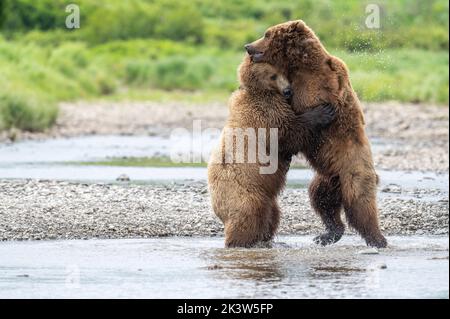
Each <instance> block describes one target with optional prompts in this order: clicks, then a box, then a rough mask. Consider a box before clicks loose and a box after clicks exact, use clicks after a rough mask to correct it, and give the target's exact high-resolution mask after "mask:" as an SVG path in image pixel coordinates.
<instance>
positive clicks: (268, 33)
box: [264, 31, 270, 39]
mask: <svg viewBox="0 0 450 319" xmlns="http://www.w3.org/2000/svg"><path fill="white" fill-rule="evenodd" d="M268 37H270V32H269V31H267V32H266V33H264V38H266V39H267V38H268Z"/></svg>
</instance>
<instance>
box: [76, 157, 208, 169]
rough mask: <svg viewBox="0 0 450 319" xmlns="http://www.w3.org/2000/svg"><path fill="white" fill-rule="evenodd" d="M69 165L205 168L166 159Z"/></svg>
mask: <svg viewBox="0 0 450 319" xmlns="http://www.w3.org/2000/svg"><path fill="white" fill-rule="evenodd" d="M70 164H78V165H88V166H121V167H122V166H124V167H125V166H126V167H206V163H205V162H201V163H175V162H172V161H171V160H170V158H168V157H117V158H116V157H114V158H110V159H107V160H102V161H95V162H77V163H70Z"/></svg>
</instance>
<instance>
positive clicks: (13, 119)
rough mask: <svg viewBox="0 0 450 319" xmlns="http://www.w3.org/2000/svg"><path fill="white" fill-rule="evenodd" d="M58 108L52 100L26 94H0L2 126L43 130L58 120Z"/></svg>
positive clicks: (0, 125)
mask: <svg viewBox="0 0 450 319" xmlns="http://www.w3.org/2000/svg"><path fill="white" fill-rule="evenodd" d="M57 114H58V108H57V107H56V105H55V104H54V103H52V102H50V101H45V100H39V99H38V98H37V97H34V96H26V95H24V94H22V92H21V94H20V95H18V94H17V93H16V94H14V95H12V94H4V93H3V94H0V128H3V129H9V128H18V129H21V130H26V131H41V130H43V129H45V128H47V127H49V126H51V125H53V123H54V122H55V121H56V117H57Z"/></svg>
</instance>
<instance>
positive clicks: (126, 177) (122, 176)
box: [116, 174, 130, 182]
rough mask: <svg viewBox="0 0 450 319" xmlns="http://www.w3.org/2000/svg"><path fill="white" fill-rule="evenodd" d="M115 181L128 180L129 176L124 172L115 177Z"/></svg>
mask: <svg viewBox="0 0 450 319" xmlns="http://www.w3.org/2000/svg"><path fill="white" fill-rule="evenodd" d="M116 181H118V182H129V181H130V177H129V176H128V175H126V174H122V175H120V176H119V177H117V178H116Z"/></svg>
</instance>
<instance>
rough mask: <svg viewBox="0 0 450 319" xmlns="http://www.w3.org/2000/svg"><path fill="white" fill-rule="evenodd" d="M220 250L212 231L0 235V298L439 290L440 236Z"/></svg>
mask: <svg viewBox="0 0 450 319" xmlns="http://www.w3.org/2000/svg"><path fill="white" fill-rule="evenodd" d="M278 242H279V243H278V244H277V246H278V248H272V249H248V250H247V249H224V248H222V245H223V239H222V238H183V237H179V238H165V239H157V238H155V239H139V240H88V241H48V242H4V243H0V297H1V298H12V297H17V298H44V297H45V298H84V297H93V298H122V297H138V298H140V297H142V298H163V297H165V298H168V297H173V298H221V297H225V298H233V297H248V298H260V297H261V298H403V297H405V298H448V297H449V268H448V267H449V263H448V238H447V237H391V238H389V242H390V245H391V246H390V248H388V249H385V250H382V251H380V253H379V254H375V255H370V254H362V252H364V251H366V250H367V248H366V247H365V246H364V245H363V244H362V242H361V240H360V239H359V238H356V237H348V238H345V239H344V240H343V241H342V242H340V243H339V244H336V245H334V246H331V247H325V248H323V247H317V246H315V245H313V244H312V243H311V238H310V237H295V236H290V237H280V238H278Z"/></svg>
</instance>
